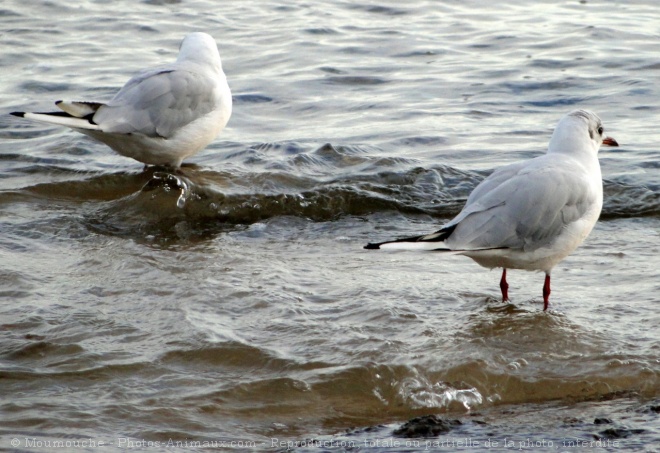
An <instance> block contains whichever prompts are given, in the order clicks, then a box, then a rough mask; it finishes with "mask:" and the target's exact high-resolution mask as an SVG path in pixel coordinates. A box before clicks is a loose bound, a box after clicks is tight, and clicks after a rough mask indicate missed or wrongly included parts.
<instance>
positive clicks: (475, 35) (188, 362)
mask: <svg viewBox="0 0 660 453" xmlns="http://www.w3.org/2000/svg"><path fill="white" fill-rule="evenodd" d="M454 3H458V2H434V1H411V2H393V1H386V0H382V1H379V0H373V1H368V0H355V1H337V2H320V1H315V0H310V1H307V2H285V1H279V0H274V1H249V0H246V1H241V2H212V1H209V0H206V1H143V2H126V1H117V2H111V3H108V2H95V1H87V2H80V3H76V2H74V3H70V2H68V3H66V2H39V3H38V4H30V3H29V2H28V3H26V2H22V1H21V2H19V1H14V0H9V1H6V2H4V3H2V4H1V5H0V16H1V17H2V22H1V23H0V41H1V43H2V45H1V46H0V60H1V61H2V62H3V64H2V66H3V69H2V71H1V72H0V81H1V84H0V101H1V102H2V114H1V115H0V213H1V214H0V254H1V255H0V256H1V257H2V262H1V263H2V264H1V266H0V284H1V286H0V297H1V298H0V340H1V341H0V448H7V449H11V448H16V449H23V450H35V449H39V448H41V449H42V450H43V449H44V448H47V447H48V445H46V443H47V442H55V441H58V440H59V441H66V442H69V444H67V445H68V446H67V445H65V446H64V447H65V448H68V449H70V450H76V451H82V450H89V451H92V450H93V451H98V445H97V448H95V447H94V445H92V444H90V443H89V442H91V441H94V442H97V443H98V442H103V443H104V444H105V447H106V448H109V449H117V450H119V449H134V450H143V451H160V450H166V449H168V448H169V451H172V449H177V448H178V449H179V450H186V451H194V450H206V449H209V450H219V449H230V448H240V449H245V448H247V449H255V450H269V451H274V450H287V449H292V448H293V449H299V450H302V451H321V450H323V449H330V450H342V449H353V451H355V450H356V449H360V450H366V451H372V450H373V451H399V450H401V449H405V448H408V449H409V450H423V449H424V448H425V447H428V446H429V444H426V442H437V443H438V444H436V445H435V447H436V448H440V449H445V450H452V449H454V450H455V449H460V448H463V446H467V447H468V449H473V450H477V449H480V448H481V449H483V448H488V449H491V450H493V451H497V450H499V451H510V450H511V449H512V448H513V446H515V447H516V448H518V447H520V449H523V448H524V449H528V450H530V451H531V450H534V449H536V450H543V449H547V450H550V451H563V450H562V449H565V450H567V451H576V450H579V449H594V448H602V445H601V446H599V445H593V442H602V443H606V442H610V447H611V448H617V449H622V448H625V449H627V450H637V451H656V450H654V449H655V448H658V447H657V446H658V445H659V444H660V415H659V412H660V334H659V333H658V326H659V325H660V311H659V310H658V308H659V307H660V303H659V296H658V294H660V272H659V271H658V268H659V266H660V258H659V253H660V233H659V232H660V195H659V193H660V192H659V191H660V172H659V168H660V164H659V163H658V162H659V161H660V151H659V147H658V143H659V142H660V129H659V128H658V124H660V90H659V87H660V60H659V59H658V56H659V55H660V54H659V53H658V49H659V48H660V47H659V45H660V43H659V41H660V34H659V30H660V29H659V28H658V24H659V23H660V9H658V6H657V5H656V2H654V1H651V0H647V1H643V0H642V1H635V2H614V1H612V2H608V1H602V2H601V1H591V0H589V1H584V2H579V1H564V2H542V3H538V2H534V3H530V2H523V1H513V2H505V3H495V2H493V3H484V2H482V1H478V2H477V1H467V2H460V5H456V4H454ZM189 31H206V32H207V33H209V34H211V35H213V36H214V37H215V38H216V40H217V42H218V46H219V49H220V53H221V55H222V58H223V66H224V69H225V72H226V74H227V77H228V79H229V83H230V86H231V88H232V91H233V95H234V113H233V116H232V118H231V120H230V122H229V125H228V127H227V129H226V130H225V131H224V132H223V133H222V135H221V136H220V137H219V138H218V139H217V140H216V141H215V142H214V143H213V144H212V145H210V146H209V147H208V148H207V149H206V150H204V151H203V152H201V153H200V154H199V155H197V156H195V157H193V158H191V159H190V160H189V165H187V166H185V167H184V168H183V169H182V170H181V171H180V172H177V173H171V172H167V171H165V170H162V169H143V166H142V165H141V164H139V163H138V162H135V161H132V160H130V159H127V158H124V157H121V156H118V155H116V154H114V153H113V152H112V151H111V150H110V149H109V148H107V147H105V146H104V145H102V144H99V143H96V142H94V141H92V140H90V139H88V138H86V137H83V136H81V135H78V134H76V133H75V132H72V131H69V130H63V129H60V128H55V127H50V126H47V125H43V124H37V123H29V122H26V121H24V120H21V119H19V118H15V117H11V116H9V115H8V113H9V112H11V111H14V110H41V111H43V110H49V109H51V108H52V106H53V105H52V103H53V102H54V101H55V100H58V99H74V100H78V99H84V100H99V101H104V100H108V99H109V98H110V97H112V95H113V93H114V92H115V91H116V90H117V89H118V88H119V87H120V86H121V85H122V84H123V83H124V82H125V81H126V80H127V79H128V78H129V77H130V76H131V75H132V74H134V73H135V72H136V71H138V70H139V69H142V68H144V67H147V66H151V65H158V64H160V63H162V62H164V61H168V60H172V59H174V58H175V56H176V53H177V49H178V44H179V42H180V40H181V38H182V37H183V35H184V34H185V33H187V32H189ZM574 108H589V109H592V110H594V111H595V112H597V113H598V114H599V115H600V116H601V118H602V119H603V122H604V124H605V127H606V130H607V132H608V134H609V135H611V136H613V137H615V138H616V139H617V140H618V141H619V143H620V144H621V146H620V147H619V148H604V149H602V150H601V153H600V160H601V166H602V170H603V178H604V190H605V201H604V208H603V213H602V216H601V220H600V221H599V223H598V224H597V225H596V227H595V229H594V231H593V232H592V234H591V236H590V237H589V238H588V240H587V241H586V242H585V244H584V245H583V246H582V247H581V248H579V249H578V250H577V251H576V252H575V253H574V254H573V255H571V256H570V257H568V258H567V259H566V260H565V261H563V262H562V263H560V264H559V265H558V266H557V267H556V268H555V269H554V271H553V293H552V297H551V305H550V310H549V311H548V312H546V313H544V312H543V311H542V298H541V288H542V285H543V282H542V280H543V276H542V274H535V273H526V272H523V271H513V272H511V273H510V274H509V283H510V284H511V288H510V290H509V292H510V296H511V298H512V301H511V302H510V303H502V302H501V301H500V295H499V287H498V282H499V273H498V272H497V271H496V270H494V271H488V270H487V269H483V268H481V267H479V266H478V265H476V264H475V263H473V262H472V261H471V260H469V259H467V258H463V257H447V256H442V255H435V254H418V253H410V252H400V253H379V252H371V251H367V250H363V249H362V246H363V245H364V244H365V243H366V242H368V241H369V240H385V239H388V238H391V237H396V236H403V235H407V234H418V233H423V232H427V231H431V230H433V229H434V228H436V227H437V226H439V225H440V224H442V223H443V222H445V221H446V220H448V219H449V218H451V217H452V216H453V215H455V214H456V213H457V212H458V211H459V210H460V208H461V206H462V205H463V203H464V202H465V199H466V197H467V195H468V194H469V193H470V191H471V190H472V189H473V188H474V187H475V186H476V185H477V184H478V183H479V182H480V181H481V180H482V179H483V178H484V177H485V176H486V175H488V174H489V173H490V172H491V171H492V170H493V169H495V168H497V167H498V166H501V165H504V164H507V163H511V162H515V161H518V160H522V159H528V158H531V157H534V156H537V155H539V154H541V153H543V152H544V150H545V148H546V146H547V142H548V139H549V137H550V134H551V133H552V129H553V127H554V126H555V124H556V122H557V121H558V120H559V118H560V117H561V116H562V115H564V114H565V113H567V112H568V111H570V110H572V109H574ZM428 415H433V416H435V417H436V418H422V419H416V417H420V416H428ZM411 420H412V421H411ZM409 421H411V422H410V423H409V424H408V425H404V424H405V423H406V422H409ZM415 435H420V436H422V437H410V436H415ZM467 439H470V442H472V443H471V444H465V445H463V446H461V445H457V444H456V442H458V441H465V442H467ZM74 441H75V442H78V444H77V445H74V444H73V442H74ZM507 441H508V442H514V444H509V445H507ZM578 441H579V442H582V441H584V442H587V443H588V442H592V445H587V444H579V445H578V444H575V445H571V444H570V442H578ZM38 442H41V444H38ZM84 442H87V443H84ZM131 442H132V443H131ZM168 442H175V443H176V442H179V444H176V445H174V446H172V445H168ZM204 442H209V444H204ZM212 442H216V443H215V444H212ZM388 442H390V443H388ZM395 442H399V444H395ZM415 442H417V443H415ZM441 442H447V444H444V445H441V444H440V443H441ZM451 442H454V444H451ZM475 442H476V444H475ZM488 442H490V444H488ZM523 442H531V443H529V444H523ZM540 442H546V444H544V445H541V444H540ZM548 442H550V443H552V445H549V444H548ZM567 442H569V443H568V444H567ZM494 443H495V444H494ZM613 443H617V444H616V445H613ZM49 445H50V444H49ZM452 445H453V446H452ZM51 447H52V445H51Z"/></svg>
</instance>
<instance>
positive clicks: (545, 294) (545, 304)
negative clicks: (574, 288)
mask: <svg viewBox="0 0 660 453" xmlns="http://www.w3.org/2000/svg"><path fill="white" fill-rule="evenodd" d="M548 299H550V274H545V283H544V284H543V311H546V310H547V309H548V304H549V303H550V302H549V301H548Z"/></svg>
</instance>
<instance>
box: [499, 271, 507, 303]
mask: <svg viewBox="0 0 660 453" xmlns="http://www.w3.org/2000/svg"><path fill="white" fill-rule="evenodd" d="M500 289H501V290H502V302H506V301H507V300H509V284H508V283H507V282H506V269H504V270H503V271H502V278H501V279H500Z"/></svg>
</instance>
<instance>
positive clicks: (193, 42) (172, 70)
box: [11, 32, 232, 169]
mask: <svg viewBox="0 0 660 453" xmlns="http://www.w3.org/2000/svg"><path fill="white" fill-rule="evenodd" d="M55 105H57V106H58V107H59V108H60V109H61V111H58V112H49V113H29V112H12V113H11V114H12V115H14V116H19V117H22V118H27V119H30V120H36V121H42V122H45V123H49V124H55V125H58V126H67V127H70V128H72V129H74V130H76V131H78V132H81V133H83V134H85V135H89V136H90V137H93V138H95V139H96V140H98V141H100V142H103V143H105V144H106V145H108V146H109V147H110V148H112V149H114V150H115V151H116V152H117V153H119V154H121V155H122V156H127V157H131V158H133V159H135V160H137V161H140V162H142V163H144V164H146V165H157V166H164V167H171V168H174V169H176V168H179V167H180V166H181V162H182V161H183V160H184V159H185V158H187V157H190V156H192V155H193V154H195V153H197V152H199V151H201V150H202V149H204V147H206V145H208V144H209V143H211V141H213V140H214V139H215V138H216V137H217V136H218V134H219V133H220V131H222V129H223V128H224V127H225V125H226V124H227V121H229V117H230V116H231V109H232V99H231V91H230V90H229V85H227V78H226V77H225V73H224V72H223V71H222V64H221V62H220V54H219V53H218V46H217V45H216V43H215V41H214V40H213V38H212V37H211V36H209V35H208V34H206V33H199V32H198V33H190V34H187V35H186V36H185V37H184V39H183V41H182V42H181V47H180V49H179V55H178V57H177V59H176V61H175V62H174V63H172V64H168V65H164V66H160V67H157V68H153V69H148V70H145V71H143V72H140V73H139V74H137V75H136V76H134V77H133V78H131V79H130V80H129V81H128V82H127V83H126V85H124V87H123V88H122V89H121V90H119V92H118V93H117V94H116V95H115V97H114V98H112V100H111V101H110V102H108V103H106V104H103V103H100V102H79V101H57V102H56V103H55Z"/></svg>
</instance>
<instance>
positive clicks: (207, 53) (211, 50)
mask: <svg viewBox="0 0 660 453" xmlns="http://www.w3.org/2000/svg"><path fill="white" fill-rule="evenodd" d="M176 61H177V62H178V63H182V62H193V63H198V64H203V65H217V66H218V68H220V70H222V65H221V63H220V53H219V52H218V46H217V44H216V43H215V40H214V39H213V38H212V37H211V36H210V35H208V34H206V33H202V32H195V33H188V34H187V35H186V36H185V37H184V38H183V41H181V46H180V47H179V56H178V57H177V59H176Z"/></svg>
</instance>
